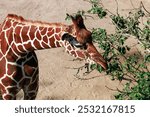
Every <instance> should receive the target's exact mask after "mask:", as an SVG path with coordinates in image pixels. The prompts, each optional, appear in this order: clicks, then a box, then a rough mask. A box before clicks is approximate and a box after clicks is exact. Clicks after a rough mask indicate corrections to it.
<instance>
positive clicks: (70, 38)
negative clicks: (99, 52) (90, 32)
mask: <svg viewBox="0 0 150 117" xmlns="http://www.w3.org/2000/svg"><path fill="white" fill-rule="evenodd" d="M62 40H66V41H68V42H69V43H70V44H71V45H72V46H74V47H77V48H80V49H86V44H81V43H79V42H78V41H77V40H76V38H75V37H73V36H71V35H69V34H68V33H65V34H64V35H63V36H62Z"/></svg>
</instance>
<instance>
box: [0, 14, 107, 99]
mask: <svg viewBox="0 0 150 117" xmlns="http://www.w3.org/2000/svg"><path fill="white" fill-rule="evenodd" d="M76 33H77V29H76V26H75V24H72V25H64V24H61V23H45V22H38V21H29V20H25V19H23V18H22V17H20V16H17V15H8V16H7V17H6V18H5V20H4V22H3V23H2V24H1V26H0V90H1V93H2V97H3V99H16V94H17V93H18V92H19V91H20V90H21V89H22V90H23V92H24V99H35V98H36V95H37V92H38V87H39V83H38V82H39V69H38V60H37V57H36V54H35V52H34V51H35V50H40V49H48V48H56V47H61V46H63V47H65V49H66V51H67V52H68V53H69V54H71V55H73V56H74V57H76V58H80V59H87V58H88V59H89V58H90V59H91V60H92V55H94V52H96V53H97V51H95V50H94V51H93V50H92V49H90V50H92V51H89V49H87V50H81V49H78V48H76V47H74V46H73V45H71V44H70V43H69V42H68V41H66V40H62V36H63V35H64V34H70V35H72V36H74V37H75V38H78V37H77V36H76ZM91 47H92V48H94V46H93V45H92V46H91ZM91 47H90V46H89V47H88V48H91ZM92 52H93V53H92ZM96 55H97V54H96ZM98 56H99V55H98ZM100 58H101V56H100ZM93 60H94V59H93ZM95 61H96V60H95ZM100 62H101V63H104V64H105V61H104V60H100Z"/></svg>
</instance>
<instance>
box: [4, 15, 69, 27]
mask: <svg viewBox="0 0 150 117" xmlns="http://www.w3.org/2000/svg"><path fill="white" fill-rule="evenodd" d="M6 19H12V20H15V21H17V22H19V23H23V24H27V25H35V26H45V27H49V26H66V25H65V24H62V23H48V22H43V21H34V20H27V19H24V18H23V17H22V16H18V15H16V14H8V15H7V17H6Z"/></svg>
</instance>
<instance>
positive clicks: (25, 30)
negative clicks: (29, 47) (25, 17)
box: [21, 26, 29, 42]
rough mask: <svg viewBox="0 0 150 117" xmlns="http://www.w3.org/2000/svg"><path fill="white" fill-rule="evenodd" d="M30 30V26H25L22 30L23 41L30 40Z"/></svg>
mask: <svg viewBox="0 0 150 117" xmlns="http://www.w3.org/2000/svg"><path fill="white" fill-rule="evenodd" d="M28 31H29V26H24V27H23V29H22V32H21V35H22V39H23V42H26V41H28V40H29V37H28V35H27V34H28Z"/></svg>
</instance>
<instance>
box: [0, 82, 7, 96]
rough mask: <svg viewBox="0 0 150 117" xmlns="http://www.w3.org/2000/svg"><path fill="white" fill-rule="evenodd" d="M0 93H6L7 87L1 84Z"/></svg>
mask: <svg viewBox="0 0 150 117" xmlns="http://www.w3.org/2000/svg"><path fill="white" fill-rule="evenodd" d="M0 91H1V93H2V94H3V93H6V90H5V87H4V86H3V85H2V84H1V83H0Z"/></svg>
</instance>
